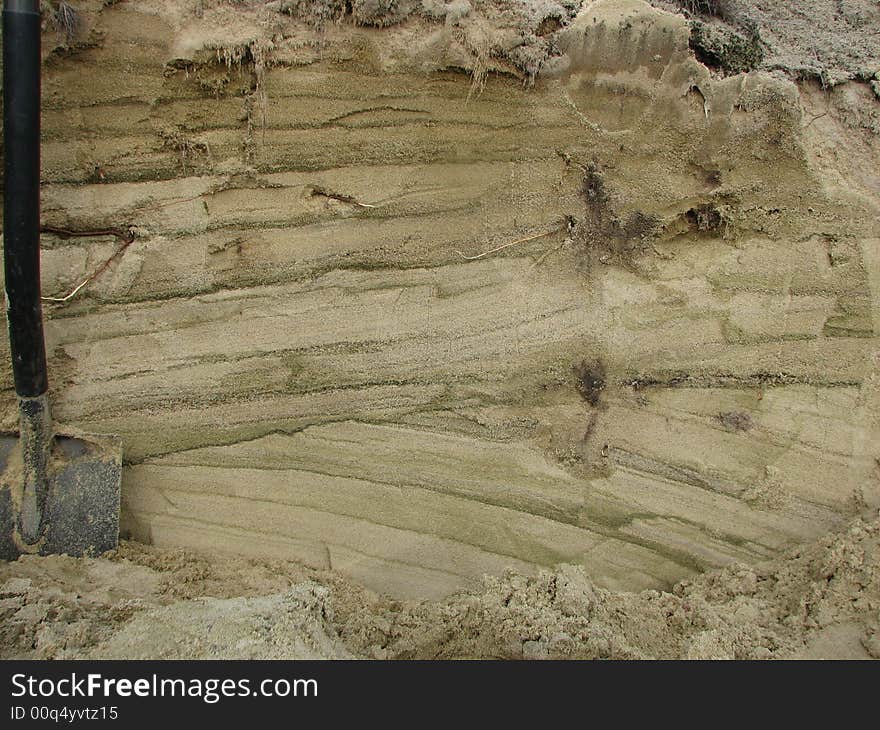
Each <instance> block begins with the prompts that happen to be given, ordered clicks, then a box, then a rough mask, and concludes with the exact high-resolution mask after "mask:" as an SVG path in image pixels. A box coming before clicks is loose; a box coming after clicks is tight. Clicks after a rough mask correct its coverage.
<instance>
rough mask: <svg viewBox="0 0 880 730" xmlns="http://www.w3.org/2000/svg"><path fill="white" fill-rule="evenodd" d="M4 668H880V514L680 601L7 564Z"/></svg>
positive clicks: (187, 565)
mask: <svg viewBox="0 0 880 730" xmlns="http://www.w3.org/2000/svg"><path fill="white" fill-rule="evenodd" d="M0 581H2V582H0V658H39V659H50V658H138V659H145V658H162V659H175V658H235V659H269V658H271V659H296V658H303V659H305V658H308V659H312V658H356V657H363V658H381V659H409V658H417V659H433V658H505V659H514V658H516V659H518V658H525V659H547V658H556V659H559V658H578V659H592V658H602V659H646V658H658V659H659V658H664V659H672V658H688V659H734V658H736V659H771V658H871V657H873V658H875V659H876V658H880V519H878V518H876V517H875V518H873V519H857V520H855V521H854V522H852V523H851V524H850V525H849V527H848V528H847V529H846V530H844V531H843V532H840V533H837V534H833V535H828V536H826V537H824V538H822V539H821V540H819V541H818V542H816V543H815V544H812V545H809V546H806V547H803V548H801V549H798V550H795V551H792V552H791V553H789V554H788V555H787V556H786V557H785V558H784V559H781V560H775V561H771V562H767V563H764V564H760V565H757V566H752V567H747V566H744V565H734V566H729V567H727V568H725V569H723V570H718V571H713V572H710V573H706V574H704V575H702V576H700V577H698V578H696V579H694V580H688V581H683V582H681V583H679V584H678V585H676V586H675V587H674V589H673V590H672V591H671V592H659V591H652V590H649V591H643V592H641V593H626V592H614V591H607V590H602V589H598V588H596V587H595V586H593V585H592V584H591V582H590V581H589V579H588V578H587V577H586V575H585V573H584V571H583V569H582V568H580V567H576V566H570V565H561V566H558V567H557V568H556V569H554V570H552V571H545V572H542V573H540V574H539V575H537V576H536V577H527V576H524V575H521V574H518V573H515V572H509V573H508V574H506V575H504V576H503V577H500V578H488V577H487V578H486V579H485V581H484V585H483V588H482V590H479V591H475V592H467V593H460V594H457V595H454V596H452V597H450V598H448V599H446V600H443V601H439V602H431V601H426V602H398V601H391V600H389V599H386V598H382V597H379V596H376V595H375V594H372V593H370V592H368V591H366V590H365V589H363V588H360V587H358V586H356V585H354V584H352V583H350V582H348V581H346V580H345V579H344V578H342V577H340V576H338V575H336V574H334V573H332V572H326V571H314V570H310V569H308V568H304V567H302V566H299V565H297V564H295V563H284V562H267V561H251V560H241V559H235V558H212V557H207V556H200V555H195V554H191V553H185V552H181V551H170V550H158V549H154V548H148V547H144V546H142V545H138V544H136V543H126V544H124V545H123V546H122V547H121V548H120V550H119V551H118V553H117V554H115V555H111V556H109V557H105V558H101V559H74V558H68V557H51V558H30V557H26V558H22V559H20V560H19V561H18V562H16V563H11V564H5V565H3V566H2V567H0Z"/></svg>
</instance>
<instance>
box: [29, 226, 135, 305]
mask: <svg viewBox="0 0 880 730" xmlns="http://www.w3.org/2000/svg"><path fill="white" fill-rule="evenodd" d="M44 230H46V229H45V228H44ZM69 233H70V235H85V234H83V233H81V232H76V233H75V232H69ZM114 235H115V234H114ZM121 238H122V245H121V246H120V247H119V248H118V249H116V251H115V253H114V254H113V255H112V256H111V257H110V258H109V259H107V260H106V261H105V262H104V263H103V264H101V265H100V266H99V267H98V268H97V269H95V270H94V271H93V272H92V273H91V274H90V275H89V276H87V277H86V278H85V279H83V280H82V281H81V282H80V283H79V284H77V285H76V286H75V287H74V288H73V289H71V290H70V291H69V292H68V293H67V294H65V295H64V296H63V297H40V298H41V299H42V300H43V301H46V302H55V303H57V304H64V303H65V302H69V301H70V300H71V299H73V298H74V297H75V296H76V295H77V294H79V292H80V291H82V290H83V289H84V288H85V287H86V286H88V285H89V284H91V283H92V282H93V281H94V280H95V279H97V278H98V277H99V276H100V275H101V274H103V273H104V272H105V271H106V270H107V269H108V268H110V264H112V263H113V262H114V261H115V260H116V259H118V258H119V257H120V256H122V254H123V253H124V252H125V250H126V249H127V248H128V247H129V246H131V244H132V243H134V238H135V237H134V233H132V232H129V234H128V235H127V236H121Z"/></svg>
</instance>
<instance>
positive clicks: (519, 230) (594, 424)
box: [2, 0, 880, 597]
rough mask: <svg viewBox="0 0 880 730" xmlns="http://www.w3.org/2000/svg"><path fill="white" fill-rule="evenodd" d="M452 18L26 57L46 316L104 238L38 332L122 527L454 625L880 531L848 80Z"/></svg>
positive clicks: (311, 15) (285, 10) (90, 20)
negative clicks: (548, 598)
mask: <svg viewBox="0 0 880 730" xmlns="http://www.w3.org/2000/svg"><path fill="white" fill-rule="evenodd" d="M288 5H289V7H288ZM356 5H357V3H356ZM453 5H455V4H452V5H448V6H443V7H442V8H440V7H439V6H438V8H435V9H434V10H433V11H432V13H429V12H428V11H427V10H425V11H419V12H416V11H415V10H414V11H413V12H412V13H411V14H409V15H407V17H406V18H405V19H403V20H402V21H401V22H399V23H396V24H392V25H390V26H389V27H383V28H377V27H375V25H376V24H384V23H380V22H379V20H377V17H379V16H373V15H369V16H368V15H362V16H358V17H357V19H358V20H359V21H360V22H361V23H362V24H361V25H358V24H356V23H354V22H352V18H351V16H350V15H347V14H346V11H345V8H344V7H342V6H340V8H341V9H337V11H338V12H337V11H334V12H335V14H332V13H331V14H330V15H327V13H325V14H324V15H321V13H318V12H317V10H320V9H321V8H324V9H326V8H331V6H329V5H328V6H324V5H320V6H319V5H318V4H311V5H309V4H302V7H299V6H296V7H295V6H294V5H293V4H287V5H286V4H284V3H280V4H279V3H270V4H269V6H265V7H264V6H262V5H259V6H258V5H257V4H252V5H245V6H230V5H227V4H223V3H199V4H195V3H192V4H187V3H171V2H169V3H163V2H160V1H159V0H151V1H149V2H147V1H144V2H119V3H114V4H107V5H104V4H101V3H97V2H93V3H91V4H88V3H83V9H84V14H83V18H84V27H83V28H80V29H79V30H78V33H79V35H78V36H77V39H75V40H73V41H71V42H70V43H67V42H66V41H65V40H64V39H63V38H62V37H61V36H59V35H52V34H51V33H49V32H47V36H46V49H45V53H46V62H45V78H44V91H43V95H44V108H45V112H44V122H43V124H44V127H43V131H44V161H43V166H44V181H45V185H44V189H43V218H44V222H45V223H46V225H48V226H51V227H53V228H54V229H56V233H54V234H47V235H46V236H45V238H44V247H45V248H44V254H43V261H44V269H45V270H44V290H45V291H44V293H46V294H47V295H52V296H56V297H63V296H64V295H65V294H66V293H68V292H69V291H71V290H72V289H73V288H74V287H75V286H76V285H77V284H78V283H79V282H81V281H83V280H84V279H85V278H86V277H88V275H89V274H90V273H91V272H93V271H94V270H95V269H96V268H97V267H99V266H100V265H101V264H102V262H104V261H105V260H107V259H108V257H110V256H111V255H112V254H113V253H114V251H116V250H118V249H119V248H120V247H123V246H124V248H125V250H124V251H123V252H122V253H121V254H120V255H119V256H118V257H117V258H116V259H115V260H114V262H113V264H112V265H111V267H110V268H109V269H108V270H107V271H106V272H105V273H103V274H102V275H101V276H100V277H98V278H97V279H96V280H95V281H94V282H92V283H90V284H89V285H88V286H87V287H86V288H84V289H83V290H82V291H81V293H79V294H77V295H76V296H75V297H73V298H72V299H71V300H70V301H68V302H66V303H63V304H62V303H55V304H51V303H50V304H47V316H48V318H49V322H48V325H47V330H48V331H47V337H48V347H49V350H50V353H51V357H50V371H51V374H52V377H53V396H54V399H55V404H56V405H55V411H56V414H57V416H58V418H59V420H60V421H61V422H62V423H66V424H71V425H75V426H77V427H80V428H86V429H90V430H92V431H104V432H112V433H119V434H121V435H122V436H123V438H124V440H125V458H126V462H127V464H128V466H127V469H126V471H125V475H124V487H123V490H124V493H123V500H124V505H123V508H124V512H123V528H124V531H125V532H126V533H127V534H130V535H131V536H133V537H134V538H136V539H138V540H141V541H146V542H152V543H155V544H156V545H159V546H185V547H191V548H204V549H209V550H217V549H223V550H228V551H233V552H237V553H241V554H244V555H250V556H264V557H265V556H271V557H278V558H293V559H297V560H301V561H304V562H305V563H307V564H308V565H312V566H314V567H320V568H333V569H335V570H339V571H341V572H342V573H344V574H346V575H349V576H351V577H353V578H355V579H357V580H359V581H362V582H364V583H365V584H367V585H368V586H370V587H372V588H374V589H377V590H379V591H382V592H388V593H391V594H395V595H405V596H418V597H440V596H444V595H446V594H448V593H450V592H452V591H453V590H455V589H458V588H461V587H466V586H473V585H475V584H476V581H478V579H479V577H480V576H481V575H482V574H483V573H491V574H500V573H501V572H502V571H503V570H504V569H505V568H507V567H514V568H517V569H519V570H521V571H524V572H527V573H533V572H534V571H535V570H536V569H537V568H538V567H539V566H552V565H555V564H557V563H578V564H581V565H583V566H585V568H586V571H587V574H588V575H589V576H590V577H591V578H592V580H593V581H595V583H596V584H597V585H599V586H602V587H606V588H625V589H641V588H662V587H667V586H669V585H670V584H671V583H673V582H675V581H676V580H679V579H681V578H685V577H688V576H691V575H693V574H695V573H697V572H699V571H702V570H704V569H706V568H709V567H718V566H723V565H726V564H729V563H731V562H734V561H741V562H746V563H751V562H755V561H758V560H761V559H764V558H768V557H772V556H775V555H776V554H778V553H779V552H780V551H782V550H784V549H785V548H787V547H790V546H792V545H794V544H798V543H800V542H803V541H807V540H811V539H813V538H815V537H817V536H818V535H821V534H823V533H824V532H826V531H827V530H829V529H831V528H834V527H838V526H840V525H842V524H843V523H844V521H845V520H846V519H847V518H849V517H850V516H852V515H853V514H855V513H857V512H858V511H859V510H860V509H862V508H863V507H864V506H865V505H869V506H874V507H876V506H877V505H878V504H880V472H878V462H877V458H878V456H880V453H878V446H877V444H878V443H880V441H878V436H880V433H878V431H880V424H878V413H880V380H878V365H880V361H878V350H880V348H878V339H877V333H878V332H880V225H878V223H877V220H878V217H877V213H878V208H880V179H878V177H877V172H876V171H877V169H880V145H878V142H877V139H878V138H877V131H878V124H880V122H878V119H880V104H878V101H877V97H876V95H875V92H874V91H873V90H872V88H871V86H870V84H868V83H860V82H850V83H847V84H843V85H840V86H837V87H834V88H829V89H822V88H821V87H820V85H819V83H818V82H810V81H804V82H802V83H800V84H799V85H796V84H795V83H793V82H792V81H791V80H790V79H789V78H787V77H786V76H785V75H783V74H781V73H771V72H770V71H756V72H752V73H749V74H739V75H731V76H727V77H723V78H722V77H721V75H719V74H713V73H712V72H710V70H709V69H708V68H707V67H706V66H704V65H703V64H701V63H699V62H697V61H696V60H695V59H694V57H693V54H692V51H691V49H690V48H689V39H690V29H689V26H688V23H687V21H686V20H685V19H684V18H682V17H680V16H674V15H671V14H669V13H665V12H663V11H661V10H657V9H654V8H651V7H649V6H648V5H647V4H645V3H642V2H636V1H630V0H605V1H602V0H600V1H599V2H585V3H583V4H582V7H581V6H575V5H572V4H560V5H557V4H554V3H547V4H546V7H545V6H544V5H541V4H533V5H530V6H528V7H531V8H539V10H535V11H534V12H531V11H530V12H525V11H524V10H523V7H524V6H517V5H516V4H513V3H508V4H503V3H473V4H472V7H470V8H467V7H465V5H471V4H467V3H460V4H458V5H456V6H455V7H456V8H458V9H457V10H456V9H454V8H453ZM276 6H277V7H276ZM362 6H363V4H360V5H358V7H360V8H361V11H359V12H363V13H366V12H367V10H368V9H369V8H367V10H364V9H363V8H364V7H366V6H363V7H362ZM331 9H332V8H331ZM197 11H198V12H197ZM441 11H442V12H441ZM327 12H328V13H329V10H328V11H327ZM377 12H378V11H377ZM291 13H292V14H291ZM432 14H433V17H431V16H432ZM381 17H386V16H381ZM395 20H397V18H395ZM364 23H366V24H367V25H363V24H364ZM55 41H57V42H58V43H59V44H60V45H59V46H58V47H57V48H56V47H55V43H54V42H55ZM71 46H72V47H71ZM536 71H538V73H537V76H536V77H535V72H536ZM111 229H118V231H117V232H119V231H128V230H129V229H132V230H133V231H134V234H135V239H134V242H133V243H131V244H126V243H125V240H126V239H125V238H124V237H122V238H120V237H118V236H113V235H99V234H95V235H93V236H91V237H79V236H78V237H72V238H70V237H67V238H66V237H65V235H66V234H65V233H64V231H79V232H82V231H87V230H92V231H97V230H105V231H107V230H111ZM3 347H4V353H5V348H6V345H5V343H4V345H3ZM7 360H8V357H7V355H6V354H3V355H2V361H3V362H4V363H5V362H6V361H7ZM4 368H5V366H4ZM3 385H4V387H5V388H6V390H5V396H4V399H3V405H4V422H5V424H6V425H7V426H13V425H14V423H15V408H14V398H13V393H12V390H11V376H10V374H9V373H8V372H7V370H6V369H4V371H3Z"/></svg>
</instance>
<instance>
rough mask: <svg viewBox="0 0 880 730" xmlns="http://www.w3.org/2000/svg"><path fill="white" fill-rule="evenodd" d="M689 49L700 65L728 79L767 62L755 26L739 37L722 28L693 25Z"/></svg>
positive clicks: (697, 22)
mask: <svg viewBox="0 0 880 730" xmlns="http://www.w3.org/2000/svg"><path fill="white" fill-rule="evenodd" d="M689 45H690V47H691V49H692V50H693V52H694V55H695V56H696V57H697V60H698V61H700V62H701V63H703V64H705V65H706V66H708V67H709V68H713V69H715V70H717V71H721V72H722V73H724V74H726V75H734V74H738V73H744V72H748V71H752V70H754V69H755V68H757V67H758V66H759V65H760V64H761V61H763V60H764V49H763V46H762V43H761V36H760V34H759V33H758V30H757V28H755V27H754V26H747V29H746V30H745V31H743V32H742V33H740V32H738V31H735V30H733V29H732V28H729V27H726V26H724V25H723V24H718V23H716V24H709V23H703V22H701V21H699V20H696V21H694V22H693V23H692V24H691V37H690V42H689Z"/></svg>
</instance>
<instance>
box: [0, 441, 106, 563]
mask: <svg viewBox="0 0 880 730" xmlns="http://www.w3.org/2000/svg"><path fill="white" fill-rule="evenodd" d="M21 470H22V466H21V449H20V446H19V443H18V437H17V436H16V435H15V434H2V435H0V560H15V559H16V558H18V556H19V555H22V554H31V553H35V554H38V555H55V554H65V555H73V556H81V555H100V554H101V553H103V552H106V551H107V550H113V549H115V548H116V547H117V546H118V544H119V500H120V490H121V485H122V440H121V439H120V438H119V437H117V436H92V435H77V436H66V435H57V436H56V437H55V441H54V444H53V449H52V459H51V464H50V469H49V491H48V496H47V498H46V504H45V507H44V510H43V525H44V527H45V530H44V538H43V540H42V541H41V542H40V543H39V545H37V546H28V545H25V544H24V542H23V541H22V539H21V536H20V534H19V525H18V500H19V497H18V491H17V490H19V489H20V482H21Z"/></svg>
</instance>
